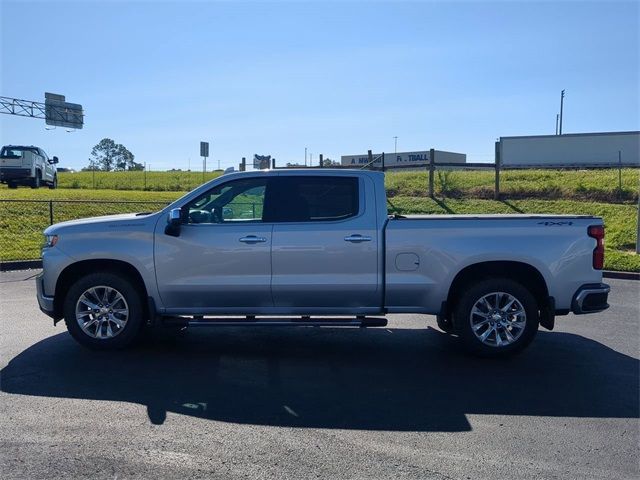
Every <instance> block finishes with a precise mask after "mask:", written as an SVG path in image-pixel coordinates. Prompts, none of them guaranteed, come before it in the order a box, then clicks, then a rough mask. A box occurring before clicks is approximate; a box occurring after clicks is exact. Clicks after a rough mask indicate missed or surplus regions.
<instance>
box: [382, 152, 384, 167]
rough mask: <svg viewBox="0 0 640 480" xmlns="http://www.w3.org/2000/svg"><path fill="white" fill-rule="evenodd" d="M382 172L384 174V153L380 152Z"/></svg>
mask: <svg viewBox="0 0 640 480" xmlns="http://www.w3.org/2000/svg"><path fill="white" fill-rule="evenodd" d="M382 171H383V172H384V152H382Z"/></svg>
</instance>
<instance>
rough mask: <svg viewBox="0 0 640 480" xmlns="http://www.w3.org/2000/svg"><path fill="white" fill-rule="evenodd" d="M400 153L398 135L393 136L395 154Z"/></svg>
mask: <svg viewBox="0 0 640 480" xmlns="http://www.w3.org/2000/svg"><path fill="white" fill-rule="evenodd" d="M396 153H398V137H393V154H394V155H395V154H396Z"/></svg>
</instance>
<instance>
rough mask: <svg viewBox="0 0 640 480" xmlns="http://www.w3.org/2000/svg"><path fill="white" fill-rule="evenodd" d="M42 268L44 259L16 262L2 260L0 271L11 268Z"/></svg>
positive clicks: (7, 270)
mask: <svg viewBox="0 0 640 480" xmlns="http://www.w3.org/2000/svg"><path fill="white" fill-rule="evenodd" d="M34 268H42V260H18V261H15V262H0V272H9V271H11V270H32V269H34Z"/></svg>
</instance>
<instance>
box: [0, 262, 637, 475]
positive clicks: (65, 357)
mask: <svg viewBox="0 0 640 480" xmlns="http://www.w3.org/2000/svg"><path fill="white" fill-rule="evenodd" d="M35 273H36V272H34V271H23V272H9V273H2V274H0V282H1V283H0V322H1V323H0V326H1V335H2V336H1V340H0V352H1V359H0V367H1V368H2V370H1V372H0V375H1V377H0V381H1V392H0V474H1V475H2V478H6V479H8V478H21V479H22V478H29V479H40V478H47V479H49V478H63V477H64V478H88V477H95V478H112V479H115V478H118V479H122V478H136V477H137V478H151V477H155V478H224V479H235V478H251V479H253V478H258V479H261V478H265V479H266V478H273V479H283V478H290V479H306V478H393V479H401V478H420V479H425V478H426V479H481V478H491V479H493V478H545V479H553V478H563V479H564V478H570V479H574V478H575V479H592V478H601V479H607V480H611V479H632V478H638V476H639V475H640V469H639V465H638V442H639V439H640V435H639V430H638V428H639V422H638V419H639V388H638V387H639V385H638V384H639V363H638V358H639V355H638V352H639V346H640V335H639V334H640V328H639V327H640V320H639V307H638V298H639V293H640V282H637V281H635V282H634V281H625V280H612V279H609V280H608V283H610V284H611V286H612V293H611V295H610V303H611V305H612V307H611V309H609V310H608V311H607V312H604V313H602V314H596V315H588V316H582V317H578V316H573V315H571V316H568V317H560V318H559V319H558V320H557V327H556V330H554V331H553V332H547V331H545V330H541V331H540V333H539V334H538V337H537V339H536V340H535V342H534V344H533V345H532V346H531V347H530V348H529V349H528V350H527V351H525V352H524V353H523V354H522V355H520V356H518V357H516V358H513V359H510V360H506V361H505V360H500V361H498V360H481V359H476V358H472V357H468V356H466V355H464V354H463V353H462V352H461V351H460V350H459V349H458V348H457V343H456V341H455V339H454V338H451V337H448V336H446V335H444V334H442V333H441V332H440V331H439V330H437V328H436V327H435V319H434V318H433V317H429V316H418V315H413V316H393V315H392V316H390V317H389V318H390V322H389V326H388V328H378V329H368V330H364V329H327V328H300V329H281V328H278V329H271V330H268V329H266V328H262V329H241V328H218V329H202V330H198V331H193V332H188V333H187V334H185V335H182V336H179V337H177V338H159V339H156V341H155V342H145V343H143V344H142V345H140V346H138V347H136V348H135V349H132V350H127V351H124V352H98V353H97V352H91V351H88V350H85V349H83V348H82V347H80V346H79V345H77V344H76V343H75V342H74V341H73V340H72V339H71V338H70V336H69V335H68V334H67V331H66V328H65V327H64V324H58V326H57V327H55V328H54V327H53V325H52V322H51V320H50V319H49V318H48V317H46V316H45V315H44V314H42V313H40V311H39V310H38V308H37V304H36V300H35V286H34V282H33V280H32V279H31V278H30V277H31V276H33V275H34V274H35Z"/></svg>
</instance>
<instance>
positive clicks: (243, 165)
mask: <svg viewBox="0 0 640 480" xmlns="http://www.w3.org/2000/svg"><path fill="white" fill-rule="evenodd" d="M246 170H247V159H246V157H242V162H240V171H241V172H244V171H246Z"/></svg>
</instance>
